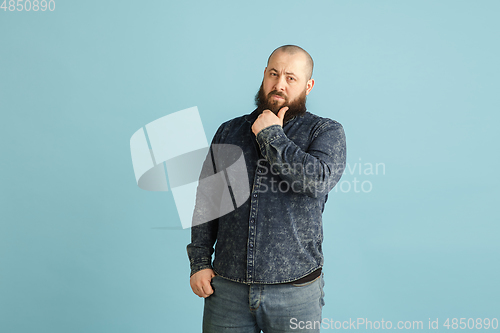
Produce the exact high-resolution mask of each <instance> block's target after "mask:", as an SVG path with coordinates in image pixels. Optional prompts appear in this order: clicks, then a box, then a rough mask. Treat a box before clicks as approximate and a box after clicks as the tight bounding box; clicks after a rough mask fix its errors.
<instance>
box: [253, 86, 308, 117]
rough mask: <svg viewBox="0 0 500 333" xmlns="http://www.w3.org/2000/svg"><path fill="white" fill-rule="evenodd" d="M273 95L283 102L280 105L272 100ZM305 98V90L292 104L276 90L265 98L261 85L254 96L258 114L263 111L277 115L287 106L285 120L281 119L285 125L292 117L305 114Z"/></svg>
mask: <svg viewBox="0 0 500 333" xmlns="http://www.w3.org/2000/svg"><path fill="white" fill-rule="evenodd" d="M273 95H278V96H281V97H283V98H284V100H285V101H284V102H283V103H280V101H278V100H275V99H272V96H273ZM306 97H307V96H306V89H304V91H303V92H302V93H301V94H300V96H298V97H297V98H296V99H295V100H294V101H292V102H289V101H288V97H287V96H285V95H284V94H283V93H282V92H279V91H277V90H273V91H271V92H270V93H269V94H267V96H266V95H265V94H264V86H263V84H261V85H260V89H259V91H258V92H257V95H255V105H256V106H257V110H258V112H259V114H260V113H262V111H264V110H271V111H272V112H273V113H274V114H275V115H278V111H279V110H280V109H281V108H283V107H285V106H288V110H287V111H286V113H285V118H284V119H283V124H285V123H286V122H287V121H288V120H290V119H292V118H293V117H296V116H302V115H303V114H304V113H306V111H307V109H306Z"/></svg>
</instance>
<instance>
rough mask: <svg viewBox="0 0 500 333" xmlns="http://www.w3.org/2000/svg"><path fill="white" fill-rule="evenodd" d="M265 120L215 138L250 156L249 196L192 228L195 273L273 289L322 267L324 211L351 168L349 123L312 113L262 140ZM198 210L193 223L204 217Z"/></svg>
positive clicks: (246, 122) (234, 124) (238, 124)
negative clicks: (207, 270) (254, 129)
mask: <svg viewBox="0 0 500 333" xmlns="http://www.w3.org/2000/svg"><path fill="white" fill-rule="evenodd" d="M258 115H259V112H258V111H257V110H255V111H253V112H252V113H251V114H249V115H245V116H242V117H238V118H235V119H233V120H230V121H228V122H225V123H223V124H222V125H221V126H220V127H219V129H218V130H217V132H216V134H215V136H214V138H213V140H212V144H215V145H217V144H232V145H236V146H238V147H240V148H241V149H242V150H243V155H244V158H245V163H246V167H247V171H248V180H249V182H250V184H249V185H250V197H249V199H248V200H247V201H246V202H245V203H244V204H242V205H241V206H240V207H238V208H237V209H235V210H233V211H232V212H230V213H228V214H226V215H224V216H221V217H219V218H217V219H214V220H212V221H210V222H207V223H203V224H200V225H196V226H193V227H192V229H191V243H190V244H189V245H188V246H187V252H188V256H189V260H190V264H191V275H193V274H194V273H196V272H198V271H200V270H202V269H205V268H213V269H214V271H215V272H216V274H217V275H220V276H222V277H224V278H226V279H229V280H232V281H236V282H241V283H247V284H250V283H263V284H274V283H285V282H291V281H295V280H297V279H300V278H302V277H304V276H306V275H308V274H310V273H311V272H313V271H315V270H316V269H318V268H320V267H322V266H323V252H322V242H323V222H322V213H323V210H324V206H325V203H326V200H327V198H328V192H329V191H330V190H331V189H332V188H333V187H334V186H335V184H336V183H337V182H338V181H339V180H340V177H341V176H342V173H343V171H344V169H345V162H346V142H345V134H344V130H343V128H342V125H341V124H340V123H338V122H336V121H334V120H331V119H328V118H322V117H319V116H317V115H313V114H311V113H309V112H306V113H305V114H303V115H302V116H298V117H295V118H292V119H290V120H289V121H288V122H287V123H286V124H284V125H283V127H281V126H279V125H273V126H270V127H267V128H265V129H263V130H262V131H260V132H259V133H258V134H257V137H256V136H255V135H254V134H253V132H252V130H251V127H252V124H253V122H254V121H255V120H256V119H257V116H258ZM208 167H209V166H208V165H207V163H205V164H204V166H203V169H206V168H208ZM215 171H216V172H218V171H220V170H215ZM203 172H204V171H203V170H202V174H203ZM197 202H198V201H197ZM199 206H200V205H198V203H197V205H196V206H195V210H194V217H193V218H196V215H197V214H203V209H202V207H199ZM214 244H215V258H214V261H213V265H212V254H213V252H214V248H213V247H214Z"/></svg>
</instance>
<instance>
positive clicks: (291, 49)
mask: <svg viewBox="0 0 500 333" xmlns="http://www.w3.org/2000/svg"><path fill="white" fill-rule="evenodd" d="M276 52H283V53H286V54H290V55H295V54H302V55H303V56H304V58H305V60H306V68H305V71H306V77H307V79H308V80H310V79H311V77H312V73H313V67H314V62H313V59H312V57H311V56H310V55H309V53H307V51H306V50H304V49H303V48H301V47H299V46H297V45H283V46H280V47H278V48H277V49H276V50H274V51H273V53H271V55H270V56H269V58H268V59H267V65H268V66H269V61H270V60H271V57H272V56H273V54H275V53H276Z"/></svg>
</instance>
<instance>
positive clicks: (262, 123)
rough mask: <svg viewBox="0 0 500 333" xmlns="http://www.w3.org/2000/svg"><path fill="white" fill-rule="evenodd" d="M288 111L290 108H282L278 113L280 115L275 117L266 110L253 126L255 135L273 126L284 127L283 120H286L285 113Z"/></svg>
mask: <svg viewBox="0 0 500 333" xmlns="http://www.w3.org/2000/svg"><path fill="white" fill-rule="evenodd" d="M287 110H288V106H285V107H282V108H281V109H280V110H279V111H278V115H275V114H274V113H273V112H272V111H271V110H264V111H262V113H261V114H260V115H259V117H257V119H256V120H255V122H254V123H253V125H252V132H253V134H255V135H257V133H259V132H260V131H262V130H263V129H264V128H266V127H269V126H272V125H280V126H281V127H283V118H285V112H286V111H287Z"/></svg>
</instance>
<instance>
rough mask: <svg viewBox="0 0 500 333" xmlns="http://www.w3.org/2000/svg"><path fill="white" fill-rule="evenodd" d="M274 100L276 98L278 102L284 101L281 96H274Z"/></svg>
mask: <svg viewBox="0 0 500 333" xmlns="http://www.w3.org/2000/svg"><path fill="white" fill-rule="evenodd" d="M272 98H274V99H276V100H284V98H283V97H281V96H279V95H272Z"/></svg>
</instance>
